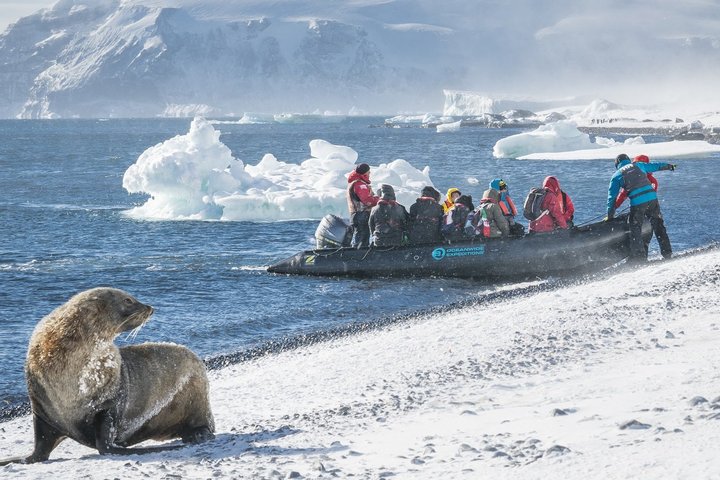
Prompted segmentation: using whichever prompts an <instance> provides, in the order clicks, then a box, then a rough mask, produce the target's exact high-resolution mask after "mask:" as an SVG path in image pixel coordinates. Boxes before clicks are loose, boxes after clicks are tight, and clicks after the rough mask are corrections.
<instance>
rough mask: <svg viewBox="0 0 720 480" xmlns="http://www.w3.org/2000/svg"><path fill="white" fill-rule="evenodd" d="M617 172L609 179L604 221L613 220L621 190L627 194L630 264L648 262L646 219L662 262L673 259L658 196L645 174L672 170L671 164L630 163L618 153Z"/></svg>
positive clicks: (628, 158) (626, 157)
mask: <svg viewBox="0 0 720 480" xmlns="http://www.w3.org/2000/svg"><path fill="white" fill-rule="evenodd" d="M615 168H616V172H615V174H614V175H613V176H612V178H611V179H610V187H609V188H608V201H607V220H612V218H613V217H614V216H615V199H616V198H617V195H618V193H619V192H620V189H621V188H624V189H625V190H627V192H628V198H629V199H630V260H631V261H636V262H644V261H646V260H647V245H646V244H645V242H644V241H643V238H642V224H643V221H644V220H645V218H646V217H647V218H649V219H650V224H651V225H652V229H653V233H655V237H656V238H657V240H658V243H659V244H660V253H661V254H662V256H663V258H670V257H671V256H672V247H671V246H670V238H668V234H667V231H666V230H665V222H664V221H663V217H662V213H660V204H659V203H658V199H657V193H656V192H655V189H654V188H653V186H652V184H651V183H650V180H648V178H647V174H648V173H652V172H657V171H659V170H673V171H674V170H675V165H673V164H670V163H654V162H650V163H632V162H631V161H630V157H628V156H627V155H625V154H624V153H621V154H620V155H618V156H617V158H616V159H615Z"/></svg>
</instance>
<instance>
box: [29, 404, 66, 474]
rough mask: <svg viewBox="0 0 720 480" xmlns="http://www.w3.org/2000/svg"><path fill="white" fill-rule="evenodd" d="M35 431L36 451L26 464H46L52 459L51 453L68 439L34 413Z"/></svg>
mask: <svg viewBox="0 0 720 480" xmlns="http://www.w3.org/2000/svg"><path fill="white" fill-rule="evenodd" d="M33 429H34V430H35V449H34V450H33V453H32V454H31V455H30V456H29V457H27V458H26V459H25V463H35V462H44V461H45V460H47V459H48V458H50V452H52V451H53V450H55V447H57V446H58V445H60V442H62V441H63V440H65V438H67V437H66V436H65V435H63V434H62V433H60V432H59V431H58V430H57V429H56V428H55V427H53V426H52V425H50V424H49V423H48V422H46V421H45V420H43V419H42V417H40V416H39V415H37V414H36V413H33Z"/></svg>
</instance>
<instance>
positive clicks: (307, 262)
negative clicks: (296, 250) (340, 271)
mask: <svg viewBox="0 0 720 480" xmlns="http://www.w3.org/2000/svg"><path fill="white" fill-rule="evenodd" d="M305 265H315V255H308V256H307V257H305Z"/></svg>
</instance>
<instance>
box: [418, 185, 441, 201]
mask: <svg viewBox="0 0 720 480" xmlns="http://www.w3.org/2000/svg"><path fill="white" fill-rule="evenodd" d="M420 195H421V196H423V197H430V198H434V199H435V201H436V202H439V201H440V192H438V191H437V190H435V189H434V188H433V187H431V186H429V185H428V186H427V187H425V188H423V189H422V192H420Z"/></svg>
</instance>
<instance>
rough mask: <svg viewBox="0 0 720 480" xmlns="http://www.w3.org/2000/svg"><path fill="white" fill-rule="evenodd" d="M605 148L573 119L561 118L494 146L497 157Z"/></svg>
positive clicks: (506, 138)
mask: <svg viewBox="0 0 720 480" xmlns="http://www.w3.org/2000/svg"><path fill="white" fill-rule="evenodd" d="M593 148H603V147H602V146H601V145H598V144H597V143H593V142H592V141H591V140H590V135H588V134H587V133H582V132H581V131H580V130H578V128H577V125H576V124H575V122H573V121H572V120H560V121H559V122H555V123H551V124H548V125H541V126H540V127H538V128H537V129H536V130H533V131H532V132H527V133H519V134H517V135H511V136H509V137H505V138H503V139H501V140H498V141H497V142H496V143H495V146H494V147H493V156H494V157H496V158H518V157H522V156H524V155H529V154H532V153H538V152H566V151H570V150H581V149H593Z"/></svg>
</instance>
